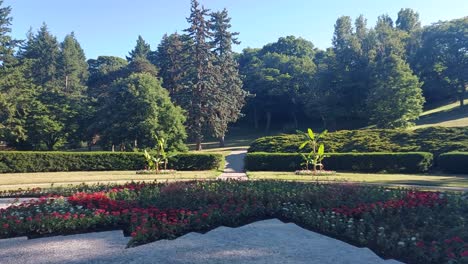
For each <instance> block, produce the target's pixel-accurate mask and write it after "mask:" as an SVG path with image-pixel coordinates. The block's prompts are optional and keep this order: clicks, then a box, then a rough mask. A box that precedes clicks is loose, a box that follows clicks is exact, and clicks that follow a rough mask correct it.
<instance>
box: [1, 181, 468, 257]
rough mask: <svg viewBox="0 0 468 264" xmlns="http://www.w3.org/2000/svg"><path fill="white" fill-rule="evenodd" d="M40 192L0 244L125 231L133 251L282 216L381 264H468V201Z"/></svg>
mask: <svg viewBox="0 0 468 264" xmlns="http://www.w3.org/2000/svg"><path fill="white" fill-rule="evenodd" d="M34 192H38V190H34ZM41 193H42V194H45V193H46V194H47V196H46V197H42V198H40V199H38V200H34V201H29V202H25V203H22V204H20V205H17V206H12V207H10V208H7V209H2V210H0V238H7V237H15V236H25V235H26V236H29V237H37V236H49V235H57V234H74V233H83V232H92V231H96V230H112V229H122V230H124V233H125V234H126V235H128V236H131V237H132V238H131V240H130V242H129V244H128V246H136V245H140V244H145V243H148V242H151V241H155V240H158V239H173V238H176V237H178V236H180V235H183V234H185V233H187V232H192V231H197V232H205V231H208V230H211V229H213V228H216V227H218V226H221V225H224V226H231V227H235V226H240V225H244V224H247V223H250V222H252V221H257V220H261V219H267V218H280V219H281V220H283V221H291V222H295V223H296V224H298V225H301V226H303V227H305V228H308V229H310V230H313V231H317V232H320V233H322V234H326V235H329V236H332V237H335V238H338V239H341V240H344V241H347V242H349V243H351V244H354V245H357V246H366V247H369V248H371V249H372V250H374V251H375V252H376V253H377V254H379V255H380V256H382V257H385V258H395V259H398V260H401V261H404V262H407V263H468V243H467V242H465V241H468V229H467V228H466V226H467V219H468V210H467V208H468V199H467V198H468V197H467V196H466V194H456V193H437V192H421V191H414V190H407V189H392V190H388V189H385V188H382V187H370V186H357V185H352V184H320V183H298V182H278V181H251V182H236V181H234V182H233V181H228V182H221V181H216V182H177V183H170V184H169V183H164V184H163V183H128V184H125V185H93V186H86V185H82V186H81V187H80V189H79V190H78V189H74V192H73V193H70V192H69V190H66V189H55V190H54V189H48V190H41ZM21 194H22V195H23V194H27V192H26V191H23V192H22V193H21ZM60 194H64V195H66V197H65V196H60Z"/></svg>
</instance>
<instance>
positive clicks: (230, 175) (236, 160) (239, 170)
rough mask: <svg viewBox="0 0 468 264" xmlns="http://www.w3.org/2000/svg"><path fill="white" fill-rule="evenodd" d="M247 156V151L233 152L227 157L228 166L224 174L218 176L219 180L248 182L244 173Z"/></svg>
mask: <svg viewBox="0 0 468 264" xmlns="http://www.w3.org/2000/svg"><path fill="white" fill-rule="evenodd" d="M246 155H247V149H241V150H235V151H232V152H231V153H230V154H229V155H227V156H226V166H225V167H224V172H223V173H222V174H221V175H219V176H218V178H217V179H219V180H232V179H235V180H244V181H245V180H248V179H249V178H248V177H247V174H246V173H245V171H244V158H245V156H246Z"/></svg>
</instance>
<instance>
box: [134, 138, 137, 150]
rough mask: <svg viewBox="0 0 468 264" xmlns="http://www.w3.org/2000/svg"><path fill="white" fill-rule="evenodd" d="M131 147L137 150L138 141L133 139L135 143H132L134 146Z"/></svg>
mask: <svg viewBox="0 0 468 264" xmlns="http://www.w3.org/2000/svg"><path fill="white" fill-rule="evenodd" d="M133 147H134V148H138V140H137V139H135V142H134V144H133Z"/></svg>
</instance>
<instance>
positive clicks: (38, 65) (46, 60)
mask: <svg viewBox="0 0 468 264" xmlns="http://www.w3.org/2000/svg"><path fill="white" fill-rule="evenodd" d="M59 57H60V48H59V43H58V41H57V38H56V37H55V36H53V35H52V34H51V33H50V32H49V30H48V28H47V25H46V24H45V23H44V24H43V25H42V26H41V28H40V29H39V31H38V32H37V33H36V34H33V33H32V32H29V34H28V39H27V41H26V44H25V45H24V46H23V47H21V50H20V59H30V60H32V65H31V76H32V78H33V80H34V83H35V84H36V85H40V86H44V84H46V83H50V82H53V81H56V80H57V77H58V59H59Z"/></svg>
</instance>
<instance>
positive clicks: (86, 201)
mask: <svg viewBox="0 0 468 264" xmlns="http://www.w3.org/2000/svg"><path fill="white" fill-rule="evenodd" d="M68 202H70V203H71V204H73V205H81V206H84V207H86V208H88V209H102V210H105V211H120V210H123V209H130V208H133V207H135V205H136V203H135V202H132V201H118V200H113V199H111V198H109V196H107V194H106V193H104V192H96V193H83V192H79V193H76V194H74V195H72V196H70V197H68Z"/></svg>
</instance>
